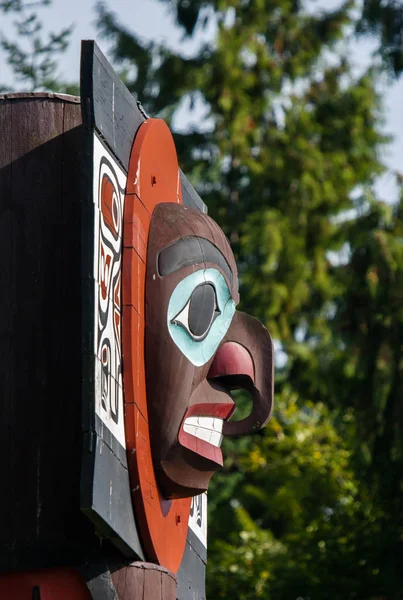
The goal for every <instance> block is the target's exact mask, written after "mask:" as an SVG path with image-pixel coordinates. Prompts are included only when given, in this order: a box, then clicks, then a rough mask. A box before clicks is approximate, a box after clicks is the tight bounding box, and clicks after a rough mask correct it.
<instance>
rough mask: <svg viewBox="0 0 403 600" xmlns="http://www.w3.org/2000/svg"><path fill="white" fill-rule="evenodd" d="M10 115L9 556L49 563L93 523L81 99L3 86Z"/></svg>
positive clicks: (4, 349) (5, 373)
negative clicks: (85, 444)
mask: <svg viewBox="0 0 403 600" xmlns="http://www.w3.org/2000/svg"><path fill="white" fill-rule="evenodd" d="M0 127H1V130H2V136H1V139H0V227H1V235H0V240H1V242H0V243H1V247H2V252H1V267H0V273H1V278H2V286H1V289H2V294H1V298H2V304H3V305H2V309H3V310H2V311H1V313H0V354H1V356H2V361H1V377H0V378H1V382H2V383H1V386H2V389H1V393H0V396H1V403H2V406H1V414H2V421H1V435H0V445H1V446H0V461H1V472H2V476H3V481H4V482H6V493H3V494H2V495H1V499H0V507H1V515H2V526H1V528H0V544H1V547H2V553H1V559H0V567H1V568H2V569H12V568H15V567H18V568H32V567H35V566H43V567H44V566H47V565H48V564H51V563H52V562H54V561H59V562H61V563H63V562H64V561H65V560H66V557H67V556H68V555H69V554H70V553H71V550H72V548H77V547H80V546H81V545H82V540H83V539H85V538H86V536H87V535H89V536H91V530H92V527H90V524H87V523H86V521H85V519H84V517H83V516H82V515H81V514H80V510H79V483H80V456H81V447H80V446H81V445H80V443H79V439H80V429H81V395H80V386H81V381H80V378H81V367H80V336H81V323H80V291H79V290H80V209H79V202H80V177H79V173H80V169H79V163H80V148H81V141H82V138H81V133H82V132H81V115H80V106H79V104H77V102H76V100H75V99H72V100H71V101H70V100H69V99H66V98H64V99H61V98H57V97H53V96H50V95H45V94H42V95H41V96H40V97H39V98H36V97H35V96H32V95H21V94H19V95H17V96H15V95H12V96H11V97H7V96H5V97H4V96H3V98H2V99H1V100H0Z"/></svg>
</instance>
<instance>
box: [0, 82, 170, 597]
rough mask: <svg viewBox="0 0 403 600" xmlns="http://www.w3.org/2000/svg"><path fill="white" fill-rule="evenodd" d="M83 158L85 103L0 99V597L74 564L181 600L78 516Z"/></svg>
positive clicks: (160, 576)
mask: <svg viewBox="0 0 403 600" xmlns="http://www.w3.org/2000/svg"><path fill="white" fill-rule="evenodd" d="M82 153H83V131H82V124H81V106H80V100H79V98H75V97H72V96H65V95H59V94H46V93H39V94H9V95H4V96H0V245H1V251H0V256H1V267H0V290H1V293H0V302H1V310H0V356H1V374H0V380H1V383H0V386H1V387H0V402H1V408H0V410H1V424H0V457H1V458H0V460H1V473H2V480H3V486H2V494H1V496H0V514H1V527H0V545H1V548H2V552H1V553H0V573H2V574H1V575H0V597H1V598H3V597H4V598H6V597H7V598H10V600H12V598H13V595H12V592H11V594H10V591H9V590H11V589H16V588H13V587H10V586H12V585H14V586H17V587H18V585H20V586H21V585H23V583H22V581H23V579H24V578H23V577H22V576H21V575H19V573H21V572H29V573H31V572H36V570H37V569H48V570H49V569H51V570H52V569H60V568H62V567H63V568H65V567H70V568H74V569H76V570H77V571H78V572H79V574H80V577H81V578H82V580H83V581H85V582H86V584H87V587H86V589H88V590H90V592H89V593H90V597H92V598H94V599H96V600H107V599H109V598H115V599H119V600H137V599H139V600H140V599H143V598H147V600H161V599H162V598H164V600H174V599H175V597H176V580H175V577H174V576H173V575H172V574H171V573H170V572H169V571H166V569H163V568H160V567H156V566H155V565H150V564H149V563H133V564H132V565H131V566H129V565H128V563H127V561H125V560H124V559H123V557H122V556H121V555H120V554H119V552H118V551H117V550H116V549H115V548H114V547H113V546H111V545H110V544H109V543H108V542H105V541H104V542H102V540H100V538H99V537H98V535H97V532H96V529H95V527H94V525H93V524H92V523H91V522H90V521H89V520H88V519H87V518H86V517H85V516H84V515H83V514H82V513H81V511H80V469H81V456H82V432H81V423H82V414H81V412H82V398H81V395H82V367H81V364H82V357H81V336H82V332H81V244H82V240H81V193H82V185H81V158H82ZM8 572H9V573H10V572H11V573H15V572H17V574H16V575H4V573H8ZM33 580H35V577H34V579H32V577H31V575H29V577H28V576H27V577H26V578H25V579H24V581H28V583H27V585H28V587H29V586H31V587H32V590H31V588H30V589H29V590H28V591H32V594H36V593H37V592H36V590H35V587H39V592H38V593H40V591H41V589H40V587H41V581H42V580H41V577H40V576H39V575H38V577H37V580H38V582H39V585H38V586H35V585H34V586H32V581H33ZM35 581H36V580H35ZM10 582H11V583H10ZM13 582H14V583H13ZM24 585H25V584H24ZM42 585H43V586H45V587H44V589H45V588H46V585H48V584H47V583H46V582H45V583H43V584H42ZM7 586H9V587H7ZM46 589H48V588H46ZM49 589H50V588H49ZM24 590H25V588H24ZM32 594H31V596H27V598H31V597H36V596H34V595H32ZM14 597H15V598H17V597H20V596H18V595H17V593H15V594H14ZM21 597H22V596H21ZM24 597H25V596H24ZM38 597H40V596H38ZM57 597H58V599H59V600H63V598H64V596H63V593H62V590H60V587H59V591H58V596H57ZM67 597H71V595H70V596H66V599H67ZM80 597H81V596H80ZM83 597H84V596H83ZM77 598H78V596H77Z"/></svg>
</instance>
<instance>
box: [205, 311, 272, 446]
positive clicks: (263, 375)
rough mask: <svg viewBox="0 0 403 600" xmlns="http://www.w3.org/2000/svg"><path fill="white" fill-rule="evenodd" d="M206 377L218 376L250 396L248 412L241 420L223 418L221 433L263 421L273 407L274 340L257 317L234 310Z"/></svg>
mask: <svg viewBox="0 0 403 600" xmlns="http://www.w3.org/2000/svg"><path fill="white" fill-rule="evenodd" d="M207 377H208V378H209V379H215V378H220V380H221V381H222V383H223V384H224V385H225V387H227V388H228V389H245V390H247V391H248V392H249V393H250V394H251V396H252V400H253V406H252V411H251V413H250V414H249V415H248V416H247V417H245V419H242V421H233V422H231V421H225V422H224V425H223V434H224V435H246V434H248V433H253V432H255V431H258V430H259V429H261V428H262V427H264V426H265V425H266V423H267V422H268V420H269V419H270V416H271V412H272V408H273V343H272V340H271V337H270V334H269V332H268V331H267V329H266V328H265V327H264V326H263V325H262V324H261V323H260V321H258V320H257V319H255V318H254V317H251V316H250V315H247V314H246V313H242V312H238V311H236V312H235V315H234V317H233V319H232V323H231V326H230V328H229V330H228V332H227V335H226V336H225V338H224V340H223V342H222V344H221V345H220V347H219V349H218V351H217V353H216V355H215V357H214V360H213V362H212V364H211V366H210V370H209V373H208V376H207Z"/></svg>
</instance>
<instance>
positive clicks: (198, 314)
mask: <svg viewBox="0 0 403 600" xmlns="http://www.w3.org/2000/svg"><path fill="white" fill-rule="evenodd" d="M234 312H235V302H234V300H233V298H232V296H231V292H230V290H229V288H228V285H227V282H226V280H225V278H224V276H223V275H222V274H221V273H220V271H218V270H217V269H214V268H208V269H199V270H198V271H195V272H193V273H191V274H190V275H188V276H187V277H185V278H184V279H182V280H181V281H180V282H179V283H178V284H177V285H176V287H175V289H174V290H173V292H172V295H171V297H170V299H169V303H168V311H167V326H168V331H169V333H170V335H171V338H172V339H173V341H174V342H175V344H176V345H177V346H178V348H179V349H180V350H181V352H182V353H183V354H184V355H185V356H186V358H187V359H189V360H190V362H191V363H193V364H194V365H195V366H197V367H200V366H201V365H204V364H205V363H206V362H207V361H208V360H210V358H211V357H212V356H213V354H214V353H215V352H216V351H217V348H218V346H219V345H220V343H221V342H222V340H223V338H224V336H225V334H226V333H227V331H228V328H229V326H230V324H231V321H232V317H233V316H234Z"/></svg>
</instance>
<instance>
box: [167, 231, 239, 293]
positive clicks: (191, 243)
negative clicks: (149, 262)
mask: <svg viewBox="0 0 403 600" xmlns="http://www.w3.org/2000/svg"><path fill="white" fill-rule="evenodd" d="M204 262H209V263H214V264H215V265H217V266H218V267H220V268H221V269H222V270H223V271H224V273H225V274H226V275H227V277H228V279H229V281H230V283H231V285H232V279H233V274H232V271H231V267H230V266H229V264H228V261H227V259H226V258H225V256H224V255H223V254H222V252H221V251H220V250H219V249H218V248H217V246H214V244H212V243H211V242H209V240H206V239H205V238H201V237H196V236H189V237H184V238H181V239H180V240H177V241H176V242H174V243H173V244H171V245H170V246H167V247H166V248H164V249H163V250H161V252H160V253H159V254H158V272H159V274H160V275H161V276H162V277H165V276H166V275H171V273H175V271H178V270H179V269H183V268H184V267H189V266H191V265H199V264H201V263H204Z"/></svg>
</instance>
